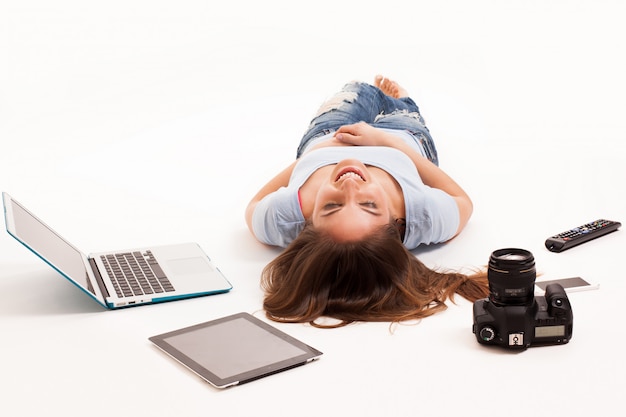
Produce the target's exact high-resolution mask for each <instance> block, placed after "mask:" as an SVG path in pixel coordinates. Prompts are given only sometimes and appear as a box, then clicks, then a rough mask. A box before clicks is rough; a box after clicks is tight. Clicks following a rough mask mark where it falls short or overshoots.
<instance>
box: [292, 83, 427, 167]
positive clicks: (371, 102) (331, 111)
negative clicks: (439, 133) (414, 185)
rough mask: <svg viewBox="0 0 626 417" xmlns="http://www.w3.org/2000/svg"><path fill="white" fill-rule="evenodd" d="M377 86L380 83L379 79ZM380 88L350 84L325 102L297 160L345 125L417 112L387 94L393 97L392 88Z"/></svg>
mask: <svg viewBox="0 0 626 417" xmlns="http://www.w3.org/2000/svg"><path fill="white" fill-rule="evenodd" d="M375 82H376V83H379V78H378V77H377V78H376V80H375ZM379 84H380V83H379ZM396 85H397V84H396ZM381 87H382V89H381V88H379V87H377V86H373V85H370V84H367V83H362V82H351V83H348V84H346V85H345V86H344V87H343V88H342V90H341V91H340V92H338V93H337V94H335V95H334V96H333V97H331V98H330V99H328V100H327V101H326V102H324V103H323V104H322V106H321V107H320V108H319V110H318V111H317V114H316V115H315V117H314V118H313V120H312V121H311V124H310V125H309V127H308V129H307V131H306V132H305V134H304V136H303V137H302V140H301V141H300V146H299V147H298V153H297V157H300V155H301V153H302V150H303V149H304V148H305V147H306V145H307V144H308V143H309V142H310V141H311V140H313V139H315V138H317V137H320V136H323V135H327V134H329V133H332V132H334V131H335V130H337V129H338V128H339V127H341V126H343V125H347V124H352V123H357V122H361V121H364V122H367V123H374V122H375V121H376V119H377V117H379V116H380V115H381V114H387V113H392V112H394V111H398V110H406V111H409V112H417V111H418V109H417V106H416V105H415V103H413V100H411V99H410V98H408V97H401V98H398V97H392V96H391V95H388V94H387V93H389V94H392V93H391V92H390V90H389V88H385V87H389V85H388V84H384V85H381ZM383 90H385V91H387V93H386V92H385V91H383ZM402 91H404V90H402Z"/></svg>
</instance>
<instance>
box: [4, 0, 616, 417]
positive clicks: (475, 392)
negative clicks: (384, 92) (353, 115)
mask: <svg viewBox="0 0 626 417" xmlns="http://www.w3.org/2000/svg"><path fill="white" fill-rule="evenodd" d="M0 4H1V5H0V144H1V145H2V149H1V150H0V188H1V189H2V190H3V191H8V192H9V193H11V194H12V195H13V196H14V197H15V198H17V199H18V200H19V201H21V202H22V203H24V204H25V205H26V206H27V207H29V208H31V209H32V210H33V211H34V212H35V213H37V214H38V215H39V216H40V217H42V218H43V219H44V220H45V221H46V222H47V223H49V224H50V225H52V226H53V227H54V228H55V229H56V230H57V231H58V232H59V233H61V234H62V235H63V236H64V237H66V238H67V239H69V240H70V241H71V242H73V243H74V244H75V245H76V246H78V247H79V248H81V249H83V250H84V251H85V252H95V251H99V250H107V249H116V248H124V247H133V246H144V245H150V244H160V243H175V242H184V241H197V242H198V243H200V245H201V246H202V247H203V248H204V249H205V251H206V252H207V253H209V254H210V256H211V257H212V259H213V260H214V261H215V263H216V264H217V265H218V266H219V267H220V268H221V270H222V271H223V273H224V274H225V275H226V276H227V277H228V278H229V279H230V280H231V282H232V283H233V285H234V289H233V290H232V292H231V293H229V294H227V295H219V296H214V297H205V298H199V299H194V300H187V301H180V302H175V303H169V304H163V305H154V306H146V307H141V308H133V309H127V310H123V311H116V312H110V311H103V310H102V309H101V308H100V307H99V306H98V305H97V304H96V303H94V302H93V301H91V300H89V299H88V298H87V297H85V296H83V295H82V294H81V293H80V292H79V290H78V289H76V288H75V287H73V286H72V285H71V284H69V283H68V282H67V281H65V280H64V279H62V278H61V277H60V276H59V275H58V274H56V273H55V272H53V271H52V270H51V269H50V268H48V267H47V266H46V265H45V264H44V263H43V262H41V261H40V260H38V259H37V258H36V257H35V256H33V255H32V254H31V253H30V252H28V251H27V250H26V249H24V248H23V247H21V245H19V244H18V243H17V242H16V241H14V240H13V239H12V238H11V237H10V236H9V235H8V234H6V233H5V234H4V236H3V237H2V236H0V326H1V327H0V331H1V332H2V335H1V336H0V337H1V342H0V369H2V371H1V372H2V378H1V382H0V384H1V385H2V392H3V394H2V401H1V402H0V410H2V411H1V412H2V414H3V415H11V416H22V415H24V416H26V415H29V416H31V415H44V414H51V413H53V414H55V415H69V416H74V415H79V414H83V413H89V414H90V415H93V416H96V415H98V416H99V415H103V416H104V415H111V414H114V413H115V411H114V409H118V410H122V411H120V412H123V413H129V414H130V413H139V414H140V415H148V414H150V415H154V416H170V415H180V414H184V415H188V416H196V415H198V416H200V415H202V416H204V415H207V414H211V413H215V412H216V411H217V410H220V411H221V413H222V414H226V415H229V416H254V415H259V416H265V415H291V414H297V415H302V416H314V415H315V416H319V415H327V414H328V415H367V416H380V415H385V416H414V415H424V416H434V415H459V414H462V413H469V414H471V415H478V414H487V415H493V414H496V413H497V414H507V415H519V416H526V415H529V414H538V415H557V414H558V415H563V414H568V415H589V414H590V413H593V412H595V411H596V410H597V409H598V408H599V407H600V408H602V407H605V408H604V409H607V410H619V409H620V408H621V407H622V404H623V398H622V396H623V389H624V386H625V383H626V381H625V379H624V374H625V372H626V363H625V360H624V355H623V341H621V339H622V338H623V337H622V335H621V333H622V329H623V321H624V318H623V313H622V308H621V303H622V293H623V292H624V289H625V288H624V284H623V282H624V271H623V248H624V247H625V245H624V243H625V239H626V238H625V237H624V236H625V235H624V233H625V232H624V231H619V232H617V233H614V234H612V235H610V236H607V237H605V238H602V239H600V240H598V241H595V242H593V243H589V244H587V245H584V246H582V247H579V248H576V249H572V250H571V251H568V252H565V253H562V254H553V253H550V252H548V251H547V250H546V249H545V248H544V246H543V242H544V240H545V238H546V237H548V236H550V235H552V234H556V233H558V232H561V231H564V230H566V229H569V228H571V227H574V226H577V225H580V224H582V223H585V222H588V221H591V220H595V219H597V218H600V217H605V218H610V219H615V220H620V221H622V222H624V221H625V220H626V198H625V195H624V188H623V187H624V183H625V180H626V168H625V167H624V163H625V162H626V146H625V145H624V139H625V134H624V114H625V113H626V100H624V97H625V96H626V82H625V81H624V74H626V60H625V58H624V50H625V39H626V29H625V28H624V25H623V22H624V20H625V18H626V6H624V5H623V2H621V1H603V0H595V1H556V0H553V1H546V0H543V1H485V0H478V1H467V2H466V1H460V0H457V1H437V2H434V1H429V2H427V1H420V0H411V1H404V0H398V1H394V2H387V3H384V2H371V1H359V2H357V1H340V0H335V1H327V0H321V1H316V2H311V3H299V2H294V1H279V0H267V1H262V2H256V1H252V0H245V1H231V2H210V1H200V0H198V1H186V0H182V1H175V2H174V1H165V0H157V1H146V0H143V1H142V0H124V1H118V0H109V1H106V2H104V1H103V2H94V1H91V2H85V1H78V0H76V1H69V0H57V1H54V2H50V1H28V0H24V1H19V2H18V1H7V0H1V3H0ZM377 73H382V74H385V75H387V76H389V77H390V78H393V79H396V80H398V81H399V82H400V83H401V84H402V85H403V86H405V87H406V88H407V90H409V92H411V94H412V96H413V97H414V99H415V100H416V102H417V103H418V105H419V106H420V109H421V111H422V114H423V116H424V117H425V119H426V122H427V125H428V126H429V128H430V130H431V133H432V134H433V137H434V138H435V141H436V143H437V146H438V150H439V154H440V160H441V163H440V166H441V167H442V168H443V169H444V170H445V171H446V172H448V173H449V174H450V175H452V176H453V177H454V178H455V179H456V180H457V181H458V182H459V183H460V184H461V185H462V186H463V187H464V188H465V189H466V190H467V191H468V193H469V194H470V195H471V197H472V198H473V201H474V205H475V212H474V216H473V217H472V219H471V221H470V223H469V225H468V227H467V229H466V230H465V232H464V233H463V234H462V235H461V236H459V237H458V238H457V239H455V240H454V241H453V242H451V243H449V244H447V245H445V246H438V247H431V248H423V249H420V250H417V251H415V253H416V255H417V256H418V257H420V259H422V260H423V261H424V262H425V263H427V264H428V265H429V266H432V267H441V268H472V267H480V266H482V265H484V264H485V263H486V262H487V261H488V258H489V254H490V253H491V251H493V250H495V249H498V248H502V247H509V246H513V247H521V248H525V249H528V250H530V251H532V252H533V254H534V255H535V258H536V262H537V268H538V270H539V271H540V272H541V273H542V274H543V277H544V278H559V277H569V276H582V277H584V278H587V279H589V280H592V281H595V282H599V283H600V289H599V290H597V291H589V292H583V293H574V294H571V295H570V299H571V302H572V305H573V308H574V337H573V339H572V341H571V342H570V343H569V344H568V345H564V346H552V347H532V348H530V349H529V350H527V351H524V352H522V353H517V354H512V353H510V352H508V351H506V350H503V349H487V348H485V347H483V346H481V345H479V344H478V343H477V342H476V340H475V337H474V335H473V334H472V331H471V325H472V306H471V303H469V302H467V301H465V300H463V299H461V298H459V299H457V304H456V305H455V304H450V308H449V309H448V310H446V311H445V312H443V313H440V314H438V315H436V316H433V317H431V318H428V319H425V320H423V321H422V322H420V323H417V324H412V325H400V326H396V327H395V329H394V330H395V331H394V332H393V333H390V331H389V325H388V323H364V324H357V325H353V326H350V327H346V328H342V329H338V330H319V329H314V328H311V327H310V326H307V325H297V324H296V325H276V326H277V327H279V328H281V329H282V330H284V331H286V332H288V333H289V334H291V335H292V336H295V337H297V338H299V339H301V340H303V341H304V342H306V343H308V344H310V345H312V346H314V347H316V348H318V349H320V350H321V351H323V352H324V356H323V358H322V359H321V360H320V361H319V362H316V363H314V364H311V365H307V366H305V367H302V368H298V369H295V370H291V371H289V372H285V373H282V374H278V375H274V376H271V377H269V378H265V379H263V380H259V381H255V382H254V383H250V384H248V385H243V386H240V387H235V388H232V389H229V390H226V391H219V390H216V389H213V388H212V387H210V386H209V385H208V384H206V383H204V382H202V381H201V380H199V379H197V378H196V377H195V376H193V374H191V373H190V372H189V371H187V370H186V369H184V368H182V367H181V366H179V365H178V364H176V363H175V362H173V361H171V360H170V359H169V358H167V357H165V356H164V355H163V354H162V353H161V352H160V351H158V350H156V349H155V348H154V347H153V346H151V344H150V343H149V342H148V340H147V338H148V337H149V336H152V335H154V334H159V333H163V332H166V331H169V330H173V329H176V328H179V327H184V326H188V325H192V324H195V323H199V322H203V321H207V320H211V319H214V318H218V317H221V316H225V315H228V314H232V313H236V312H239V311H248V312H251V313H255V314H256V315H257V316H259V317H263V315H262V312H261V311H259V310H260V309H261V303H262V291H261V289H260V288H259V275H260V272H261V269H262V268H263V266H264V265H265V264H267V262H269V261H270V260H271V259H272V258H273V257H275V256H276V255H277V254H278V253H279V252H278V250H277V249H272V248H267V247H264V246H262V245H261V244H259V243H257V242H256V241H255V240H254V239H253V238H252V237H251V235H250V234H249V233H248V231H247V229H246V227H245V222H244V209H245V206H246V204H247V202H248V200H249V199H250V198H251V197H252V195H253V194H254V193H255V192H256V190H257V189H258V188H259V187H261V186H262V185H263V184H264V183H265V182H266V181H267V180H268V179H269V178H270V177H271V176H273V175H274V174H275V173H276V172H278V171H279V170H280V169H282V168H283V167H284V166H286V165H287V164H288V163H290V162H291V161H292V160H293V158H294V156H295V149H296V146H297V143H298V141H299V139H300V137H301V135H302V133H303V132H304V130H305V128H306V126H307V125H308V123H309V120H310V118H311V116H312V115H313V113H314V112H315V110H316V109H317V107H318V106H319V104H320V103H321V102H322V100H324V99H325V98H327V97H328V96H330V95H331V94H333V93H334V92H335V91H337V90H338V89H339V88H341V86H342V85H343V84H344V83H345V82H347V81H350V80H354V79H358V80H362V81H370V80H372V79H373V77H374V75H375V74H377ZM148 398H149V399H153V400H155V401H156V402H155V403H153V404H151V405H146V404H145V403H144V401H143V400H145V399H148ZM114 405H115V406H114ZM616 412H617V411H616Z"/></svg>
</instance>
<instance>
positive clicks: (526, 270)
mask: <svg viewBox="0 0 626 417" xmlns="http://www.w3.org/2000/svg"><path fill="white" fill-rule="evenodd" d="M487 278H488V280H489V297H488V298H483V299H481V300H477V301H475V302H474V309H473V313H474V325H473V327H472V330H473V332H474V334H475V335H476V340H478V342H479V343H481V344H485V345H497V346H502V347H506V348H510V349H520V350H522V349H526V348H528V347H530V346H531V345H557V344H565V343H567V342H569V340H570V339H571V337H572V331H573V313H572V307H571V304H570V302H569V299H568V297H567V294H566V292H565V289H564V288H563V287H562V286H561V285H560V284H550V285H548V286H547V287H546V291H545V295H544V296H535V294H534V287H535V278H536V272H535V260H534V257H533V255H532V254H531V253H530V252H528V251H526V250H523V249H500V250H497V251H494V252H493V253H492V254H491V257H490V260H489V269H488V271H487Z"/></svg>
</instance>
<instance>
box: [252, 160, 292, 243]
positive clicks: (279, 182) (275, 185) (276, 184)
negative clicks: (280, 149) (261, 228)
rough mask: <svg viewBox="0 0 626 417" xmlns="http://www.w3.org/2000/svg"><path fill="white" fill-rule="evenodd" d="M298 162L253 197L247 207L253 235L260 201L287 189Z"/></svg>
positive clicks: (279, 174)
mask: <svg viewBox="0 0 626 417" xmlns="http://www.w3.org/2000/svg"><path fill="white" fill-rule="evenodd" d="M296 162H297V160H296V161H294V162H292V163H291V165H289V166H288V167H287V168H285V169H284V170H282V171H281V172H280V173H278V175H276V176H275V177H274V178H272V179H271V180H270V181H269V182H268V183H267V184H265V185H264V186H263V187H262V188H261V189H260V190H259V192H258V193H256V195H255V196H254V197H252V200H250V202H249V203H248V207H246V223H247V224H248V229H250V231H251V232H252V234H253V235H254V230H253V229H252V214H253V213H254V208H255V207H256V205H257V204H258V202H259V201H261V200H263V197H265V196H266V195H268V194H270V193H273V192H274V191H276V190H278V189H279V188H280V187H286V186H287V185H288V184H289V177H291V172H292V171H293V167H294V166H295V165H296Z"/></svg>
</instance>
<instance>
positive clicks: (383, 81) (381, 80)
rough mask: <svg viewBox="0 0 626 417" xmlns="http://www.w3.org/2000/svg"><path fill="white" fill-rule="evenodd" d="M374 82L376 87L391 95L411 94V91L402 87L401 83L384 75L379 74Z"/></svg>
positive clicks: (395, 96) (398, 96)
mask: <svg viewBox="0 0 626 417" xmlns="http://www.w3.org/2000/svg"><path fill="white" fill-rule="evenodd" d="M374 84H375V85H376V87H378V88H380V89H381V90H382V92H383V93H385V94H387V95H388V96H390V97H394V98H402V97H408V96H409V93H408V92H407V91H406V90H405V89H404V88H402V87H400V84H398V83H397V82H395V81H393V80H390V79H388V78H385V77H383V76H382V75H377V76H376V77H375V78H374Z"/></svg>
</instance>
